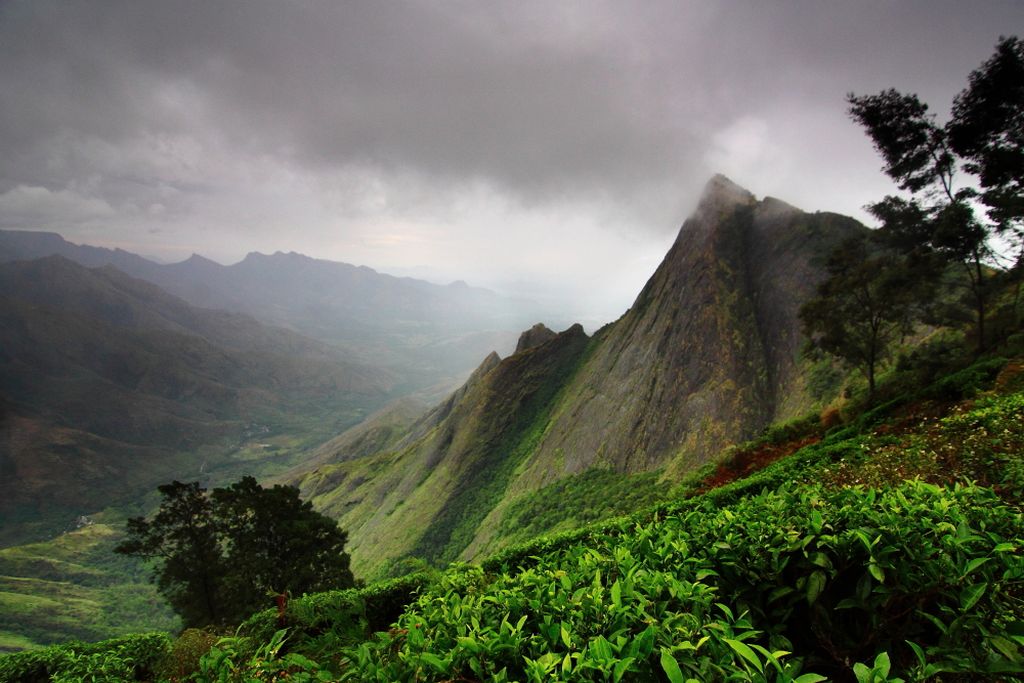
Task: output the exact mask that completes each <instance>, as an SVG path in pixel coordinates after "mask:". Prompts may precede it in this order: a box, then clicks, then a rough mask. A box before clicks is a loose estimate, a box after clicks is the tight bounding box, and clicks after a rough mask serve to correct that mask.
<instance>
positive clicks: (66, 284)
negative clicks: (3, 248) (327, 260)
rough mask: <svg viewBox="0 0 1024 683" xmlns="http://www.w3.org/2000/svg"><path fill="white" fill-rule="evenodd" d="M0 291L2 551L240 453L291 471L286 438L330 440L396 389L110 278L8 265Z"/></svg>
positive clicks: (308, 346)
mask: <svg viewBox="0 0 1024 683" xmlns="http://www.w3.org/2000/svg"><path fill="white" fill-rule="evenodd" d="M0 290H2V291H4V292H6V293H7V295H6V296H5V297H3V298H0V410H2V416H0V472H2V473H3V475H4V478H5V481H7V482H8V483H9V484H11V485H10V486H8V489H7V495H6V496H4V498H3V500H2V501H0V543H6V542H7V541H10V540H12V539H21V538H24V537H25V534H26V533H28V532H29V531H30V530H33V529H34V530H36V531H38V532H39V533H42V532H44V531H47V530H50V531H52V530H55V529H56V530H59V529H60V528H62V526H63V525H66V524H67V523H68V522H69V521H71V520H73V519H74V518H75V517H76V516H78V515H82V514H89V513H92V512H94V511H96V510H98V509H100V508H103V507H105V506H106V505H108V504H110V503H113V502H118V501H122V502H123V501H126V500H130V499H132V498H133V497H135V496H138V495H140V494H141V493H144V492H147V491H149V490H150V489H152V488H153V487H154V486H155V485H156V484H159V483H164V482H166V481H169V480H170V479H171V478H174V477H178V478H182V477H186V476H190V477H192V478H195V477H196V476H198V475H199V474H200V473H201V472H203V471H209V470H210V469H214V468H216V467H219V466H225V465H227V464H229V463H230V462H231V461H232V459H233V458H234V459H238V458H241V457H242V456H243V455H244V457H245V458H248V459H251V460H252V461H253V462H251V463H250V464H252V465H255V464H256V462H258V461H259V460H261V459H266V458H267V457H268V456H270V455H271V454H274V455H276V456H277V457H279V458H281V459H282V460H287V458H283V457H282V456H283V455H284V454H283V453H281V452H279V450H280V448H278V447H279V446H287V444H286V443H285V442H284V441H282V439H285V437H286V436H288V435H291V436H288V438H290V439H291V440H292V441H294V442H296V443H297V440H296V438H297V437H296V436H295V435H297V434H301V433H302V432H309V434H308V435H305V436H303V437H302V438H303V439H315V438H317V435H318V434H322V435H323V438H326V436H327V433H325V432H329V431H332V430H333V431H334V432H335V433H337V430H339V429H345V428H347V427H349V426H351V425H353V424H355V423H356V422H358V421H359V420H360V419H361V418H362V417H363V416H364V415H365V414H366V413H367V412H370V411H372V410H375V409H377V408H379V407H380V406H381V405H382V404H383V403H384V402H385V401H386V400H388V399H389V398H390V397H391V396H392V391H393V389H394V386H395V379H394V377H392V376H391V375H389V374H388V373H386V372H384V371H381V370H379V369H375V368H372V367H368V366H365V365H362V364H358V363H353V362H350V361H348V360H346V359H344V358H343V357H341V355H340V354H339V352H337V351H336V350H334V349H331V348H329V347H327V346H325V345H324V344H322V343H320V342H316V341H314V340H311V339H308V338H305V337H302V336H300V335H298V334H296V333H294V332H291V331H289V330H285V329H281V328H272V327H268V326H266V325H263V324H261V323H259V322H257V321H256V320H254V319H253V318H251V317H249V316H246V315H242V314H236V313H227V312H223V311H213V310H207V309H200V308H196V307H194V306H190V305H189V304H187V303H185V302H184V301H182V300H181V299H178V298H177V297H174V296H171V295H169V294H167V293H166V292H164V291H162V290H161V289H160V288H158V287H157V286H155V285H153V284H151V283H148V282H145V281H142V280H137V279H134V278H131V277H128V276H127V275H125V274H123V273H121V272H120V271H118V270H116V269H114V268H112V267H110V266H105V267H103V268H94V269H89V268H85V267H83V266H81V265H78V264H76V263H73V262H71V261H69V260H67V259H65V258H63V257H60V256H51V257H47V258H44V259H38V260H34V261H16V262H11V263H7V264H2V265H0ZM256 437H259V440H260V443H261V445H259V444H257V445H252V442H254V441H255V439H256ZM275 438H276V441H277V442H279V443H274V442H275ZM244 445H248V450H246V449H244V448H242V446H244ZM284 450H285V451H288V450H289V449H288V448H284ZM250 451H255V452H250ZM261 451H266V452H265V453H264V452H261Z"/></svg>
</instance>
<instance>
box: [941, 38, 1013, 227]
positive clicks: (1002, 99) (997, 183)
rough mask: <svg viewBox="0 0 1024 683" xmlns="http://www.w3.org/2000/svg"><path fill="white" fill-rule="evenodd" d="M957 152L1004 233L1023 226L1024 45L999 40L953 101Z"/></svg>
mask: <svg viewBox="0 0 1024 683" xmlns="http://www.w3.org/2000/svg"><path fill="white" fill-rule="evenodd" d="M948 131H949V141H950V145H951V147H952V148H953V150H955V151H956V153H957V154H959V155H960V156H961V157H963V158H964V159H966V160H967V163H966V164H965V169H966V170H967V171H969V172H970V173H974V174H975V175H977V177H978V184H979V185H980V187H981V190H982V192H981V201H982V202H983V203H984V204H985V206H987V207H988V216H989V218H990V219H991V220H992V221H993V222H994V223H995V225H996V226H997V229H998V230H999V231H1000V232H1006V231H1013V232H1014V233H1015V237H1016V239H1017V240H1018V241H1020V238H1021V223H1022V222H1024V42H1021V40H1020V39H1019V38H1017V37H1015V36H1011V37H1009V38H1005V37H1001V38H1000V39H999V43H998V44H997V45H996V52H995V54H994V55H993V56H992V57H991V58H990V59H989V60H988V61H987V62H985V63H984V64H983V65H982V66H981V67H980V68H979V69H977V70H975V71H973V72H972V73H971V75H970V77H969V85H968V87H967V88H966V89H965V90H963V91H962V92H961V93H960V94H959V95H957V96H956V99H955V100H954V101H953V118H952V120H951V121H950V122H949V126H948Z"/></svg>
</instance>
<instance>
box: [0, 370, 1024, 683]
mask: <svg viewBox="0 0 1024 683" xmlns="http://www.w3.org/2000/svg"><path fill="white" fill-rule="evenodd" d="M918 377H920V375H918ZM912 381H913V378H912V377H908V376H906V375H903V376H900V375H899V374H898V373H897V374H895V375H893V376H891V377H890V378H889V380H888V383H887V384H886V385H885V386H886V387H887V391H889V393H890V395H891V398H890V400H889V401H888V403H886V404H884V405H881V406H879V407H878V408H875V409H873V410H871V411H868V412H864V413H861V414H850V415H849V416H848V419H849V422H848V423H847V424H845V425H844V424H840V425H837V426H832V427H830V428H827V429H826V428H824V427H820V426H819V427H815V428H810V427H809V426H807V425H794V426H792V427H788V428H785V429H778V430H774V431H772V432H769V433H768V434H766V435H765V436H764V437H763V438H761V439H759V440H757V441H755V442H751V443H750V444H748V445H746V446H744V447H742V448H739V449H733V450H731V451H729V452H727V453H723V455H722V456H721V457H722V459H721V461H720V463H719V464H718V465H716V466H715V467H713V468H708V469H707V470H706V471H705V472H704V473H703V474H702V475H701V476H697V477H694V478H692V479H691V480H690V481H689V482H688V483H687V484H686V485H684V486H683V487H681V488H680V489H678V490H677V491H675V492H674V494H673V498H672V499H671V500H668V501H666V502H663V503H660V504H658V505H655V506H653V507H648V508H646V509H644V510H642V511H639V512H634V513H632V514H630V515H628V516H625V517H618V518H615V519H612V520H608V521H603V522H598V523H596V524H592V525H590V526H587V527H583V528H581V529H576V530H570V531H566V532H563V533H559V534H554V535H549V536H544V537H539V538H535V539H532V540H530V541H528V542H526V543H524V544H521V545H517V546H514V547H511V548H507V549H506V550H504V551H502V552H501V553H499V554H497V555H494V556H491V557H489V558H487V559H485V560H483V561H482V562H480V563H479V564H475V565H461V564H456V565H452V566H451V567H450V568H449V569H448V570H446V571H445V572H443V573H440V574H438V573H436V572H435V573H427V574H414V575H410V576H408V577H406V578H403V579H399V580H392V581H389V582H384V583H379V584H374V585H371V586H368V587H366V588H362V589H353V590H349V591H341V592H335V593H325V594H319V595H312V596H306V597H303V598H300V599H296V600H293V601H292V602H291V603H290V604H289V606H288V609H287V612H286V615H285V617H284V622H283V623H281V622H279V620H278V617H277V613H276V612H275V611H267V612H265V613H260V614H257V615H254V617H253V618H252V619H250V620H249V621H248V622H247V623H246V624H244V625H243V626H242V627H241V629H240V630H239V632H238V635H237V636H232V637H229V638H226V639H223V640H221V641H220V642H219V643H218V644H217V645H216V647H214V648H213V649H212V650H210V651H209V653H208V654H207V655H206V656H205V657H204V658H203V659H202V661H201V662H199V661H197V660H196V659H195V654H196V653H195V652H194V650H195V648H196V647H197V646H196V643H197V642H203V643H205V645H204V646H203V647H202V648H200V649H205V648H207V647H208V646H209V645H210V643H211V642H212V641H213V640H214V638H211V637H200V636H199V635H197V634H196V633H195V632H187V633H186V634H184V635H183V636H182V639H181V640H179V641H176V642H175V643H170V642H169V641H158V640H153V639H152V638H149V640H146V641H144V642H146V643H148V650H149V651H148V652H147V653H146V654H145V655H140V654H138V650H139V648H138V647H135V649H134V650H133V647H134V645H133V644H135V643H137V642H143V641H134V640H132V639H129V640H127V641H112V642H111V643H110V644H107V645H104V644H97V645H95V646H89V647H85V646H72V648H78V649H77V650H74V649H73V653H74V652H77V653H79V654H74V656H71V657H68V656H67V655H66V653H67V652H69V650H68V647H56V648H51V649H48V650H41V651H35V652H29V653H22V654H15V655H10V656H8V657H6V658H4V659H0V672H3V673H6V675H7V676H8V679H9V680H28V679H25V678H18V676H19V675H22V674H18V673H17V672H27V671H29V670H37V671H42V670H44V669H45V670H46V671H49V672H50V674H54V675H58V676H59V675H60V671H62V670H67V671H72V670H73V667H74V666H75V662H76V661H80V660H81V659H82V658H89V661H90V662H91V664H90V666H93V667H96V666H100V664H101V663H102V664H103V666H107V667H108V670H109V671H117V672H120V673H117V674H111V676H114V675H120V676H122V677H123V678H127V679H128V680H133V679H134V680H147V678H146V677H147V676H149V675H155V676H156V680H172V679H171V678H168V677H164V678H160V676H161V674H160V672H161V671H164V672H168V671H171V670H180V667H181V666H184V665H185V663H186V662H187V661H190V662H192V663H191V664H190V665H189V666H191V667H194V668H196V669H197V670H198V671H199V673H198V675H197V680H199V681H234V680H238V681H241V680H278V679H280V678H281V677H282V676H283V675H284V673H285V672H287V673H288V676H287V678H288V679H289V680H356V681H366V680H378V681H451V680H496V681H501V680H507V681H513V680H515V681H543V680H613V681H617V680H638V681H639V680H644V681H647V680H654V681H658V680H660V681H687V680H698V681H703V680H750V681H800V682H802V683H810V682H811V681H818V680H858V681H862V680H867V681H876V680H877V681H886V680H888V681H896V680H924V679H926V678H931V679H934V680H1000V679H1003V678H1005V677H1007V676H1011V675H1013V673H1014V672H1024V652H1022V650H1021V648H1022V646H1024V601H1022V600H1021V588H1022V586H1024V548H1022V546H1021V540H1020V539H1021V538H1024V521H1022V520H1024V517H1022V516H1021V509H1020V504H1021V502H1022V501H1024V461H1022V460H1021V454H1022V452H1024V373H1022V365H1021V363H1020V362H1019V361H1018V362H1012V363H1009V364H1007V363H1006V362H1005V361H1002V360H998V359H993V360H988V361H983V362H980V363H977V364H975V365H973V366H970V367H968V368H966V369H964V370H961V371H959V372H957V373H954V374H952V375H948V376H945V377H942V378H941V379H939V380H938V381H936V382H933V383H932V384H930V385H928V386H926V387H925V388H924V389H921V390H918V391H913V392H911V393H906V392H905V391H904V392H902V393H901V390H900V387H901V386H904V385H905V384H906V383H907V382H912ZM979 390H980V391H981V393H978V392H979ZM893 394H894V395H893ZM965 399H966V400H965ZM801 443H802V444H805V445H802V446H799V444H801ZM791 447H792V448H795V450H793V452H792V453H790V454H788V455H786V454H785V453H786V451H787V450H789V449H790V448H791ZM772 454H774V455H772ZM779 454H782V455H781V456H780V457H777V459H774V461H773V462H771V464H768V465H767V466H764V467H763V468H760V469H758V468H757V467H755V468H754V470H753V471H752V472H750V474H749V475H748V476H745V477H743V476H741V477H740V478H736V479H733V480H732V481H729V482H728V483H723V481H724V480H725V479H728V476H727V473H729V472H731V473H732V474H733V476H735V475H738V473H739V472H741V471H743V470H745V469H748V468H749V467H748V466H749V465H751V463H753V462H754V461H756V460H758V459H762V460H763V461H770V460H772V459H773V458H774V457H776V456H779ZM762 464H763V462H762ZM592 476H597V475H592ZM577 483H581V482H577ZM603 483H607V482H603ZM581 485H582V483H581ZM709 487H710V488H709ZM147 638H148V637H147ZM161 642H162V643H164V644H163V645H159V646H158V647H155V651H154V643H161ZM190 648H192V650H191V651H192V654H191V655H189V654H188V652H189V651H190ZM165 651H166V652H168V653H170V654H163V653H164V652H165ZM133 652H134V653H135V654H133ZM76 658H77V659H76ZM33 667H35V669H33ZM62 667H63V668H62ZM118 667H121V668H118ZM175 667H178V668H177V669H176V668H175ZM147 672H148V673H147ZM957 672H959V673H957ZM24 675H27V674H24ZM136 675H138V676H139V677H138V678H133V677H134V676H136ZM0 680H2V679H0ZM41 680H45V678H43V679H41ZM54 680H56V678H55V679H54ZM61 680H66V679H61ZM100 680H121V679H116V678H113V677H111V678H102V679H100Z"/></svg>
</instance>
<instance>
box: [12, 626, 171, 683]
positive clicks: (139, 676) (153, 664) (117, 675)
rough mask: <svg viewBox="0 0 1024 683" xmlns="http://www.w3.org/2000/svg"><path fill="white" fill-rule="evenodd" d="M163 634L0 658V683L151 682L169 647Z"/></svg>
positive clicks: (18, 653) (143, 635) (60, 647)
mask: <svg viewBox="0 0 1024 683" xmlns="http://www.w3.org/2000/svg"><path fill="white" fill-rule="evenodd" d="M169 642H170V639H169V638H168V637H167V635H166V634H163V633H146V634H141V635H132V636H123V637H121V638H112V639H110V640H104V641H100V642H98V643H78V642H70V643H64V644H61V645H53V646H50V647H47V648H43V649H40V650H27V651H25V652H16V653H14V654H10V655H5V656H3V657H0V682H3V683H47V682H48V681H53V682H54V683H79V682H84V681H88V682H89V683H122V682H123V681H148V680H152V678H153V675H154V672H155V670H156V668H157V666H158V664H159V662H160V660H161V659H162V658H163V656H164V654H165V653H166V651H167V648H168V646H169Z"/></svg>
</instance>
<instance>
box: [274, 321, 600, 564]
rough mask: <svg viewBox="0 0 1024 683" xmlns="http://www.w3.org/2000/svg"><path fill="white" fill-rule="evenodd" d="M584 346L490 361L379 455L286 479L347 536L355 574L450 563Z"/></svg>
mask: <svg viewBox="0 0 1024 683" xmlns="http://www.w3.org/2000/svg"><path fill="white" fill-rule="evenodd" d="M588 342H589V338H588V337H587V335H586V334H585V333H584V331H583V328H582V327H580V326H579V325H574V326H573V327H571V328H569V329H568V330H566V331H564V332H562V333H560V334H557V335H555V336H554V337H552V338H550V339H549V340H548V341H546V342H544V343H541V344H539V345H537V346H534V347H532V348H529V349H527V350H525V351H522V352H520V353H517V354H515V355H513V356H510V357H509V358H506V359H504V360H501V359H499V358H498V356H497V354H492V355H491V356H488V357H487V359H486V360H485V361H484V363H483V364H482V365H481V367H480V368H479V369H478V370H477V371H476V372H474V373H473V375H472V376H471V377H470V379H469V381H467V383H466V385H465V386H464V387H462V388H461V389H459V390H458V391H457V392H455V393H454V394H453V395H452V396H451V397H450V398H449V400H447V401H445V402H444V403H443V404H441V405H440V406H438V407H437V408H435V409H434V410H432V411H430V412H429V413H428V414H427V415H425V416H424V417H423V418H421V419H420V420H419V421H417V422H416V424H414V425H413V426H411V427H410V429H409V433H408V435H407V436H406V438H405V439H403V440H401V441H400V442H398V443H397V444H396V445H395V446H393V447H392V448H389V449H388V450H386V451H384V452H380V453H377V454H375V455H371V456H368V457H362V458H355V459H348V460H346V461H344V462H338V461H339V460H342V459H344V458H345V454H342V453H338V454H336V456H335V462H334V463H333V464H332V463H323V464H321V465H320V466H319V467H317V468H316V469H315V470H313V471H312V472H309V473H306V474H299V475H297V476H293V479H292V480H293V481H297V482H298V483H299V485H300V488H301V489H302V493H303V497H304V498H307V499H312V500H313V502H314V504H315V505H317V507H318V508H320V509H321V510H323V511H325V512H326V513H327V514H330V515H332V516H334V517H336V518H338V519H339V521H340V523H341V525H342V526H343V527H344V528H345V529H347V530H348V531H349V534H350V539H351V543H350V547H351V552H352V561H353V568H354V569H355V570H356V571H357V572H361V573H362V574H363V575H366V574H370V575H372V574H374V573H378V572H380V571H381V570H382V569H383V568H386V567H387V566H388V564H389V563H391V562H392V561H394V560H396V559H400V558H402V557H405V556H409V555H415V556H418V557H425V558H427V559H429V560H432V561H437V562H444V561H450V560H454V559H456V558H457V557H458V556H459V554H460V553H461V551H462V550H463V549H464V548H465V547H466V545H467V544H468V543H469V542H470V540H472V538H473V535H474V534H475V533H476V530H477V527H478V526H479V524H480V522H481V521H482V520H483V518H484V517H485V516H486V515H487V514H488V513H489V512H490V510H491V509H492V508H493V507H494V505H495V504H496V503H497V501H498V500H499V499H500V498H501V497H502V496H503V495H504V494H505V492H506V490H507V488H508V483H509V482H510V481H511V480H512V479H513V478H514V477H515V475H516V473H517V469H518V467H519V465H521V463H522V462H523V461H524V460H525V458H526V457H528V456H529V454H530V453H532V452H533V449H534V447H535V446H536V443H537V439H538V438H539V431H538V429H539V426H543V425H545V424H546V422H547V418H548V416H549V415H550V412H551V407H552V405H554V403H555V401H556V399H557V396H558V394H559V391H560V390H561V388H562V387H563V386H564V385H565V384H566V383H567V381H568V379H569V377H571V375H572V373H574V372H575V371H576V369H577V367H578V366H579V361H580V359H581V358H582V356H583V355H584V352H585V350H586V348H587V346H588Z"/></svg>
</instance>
